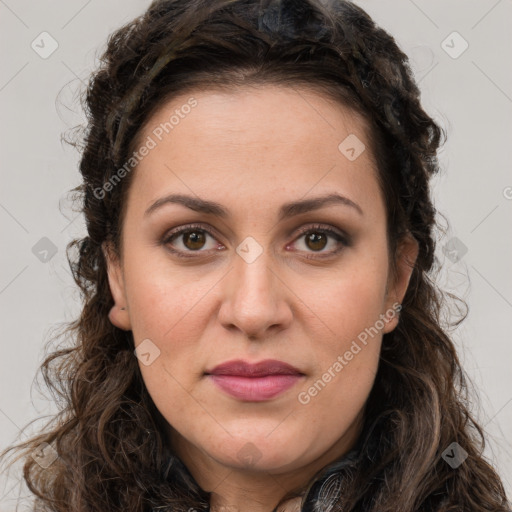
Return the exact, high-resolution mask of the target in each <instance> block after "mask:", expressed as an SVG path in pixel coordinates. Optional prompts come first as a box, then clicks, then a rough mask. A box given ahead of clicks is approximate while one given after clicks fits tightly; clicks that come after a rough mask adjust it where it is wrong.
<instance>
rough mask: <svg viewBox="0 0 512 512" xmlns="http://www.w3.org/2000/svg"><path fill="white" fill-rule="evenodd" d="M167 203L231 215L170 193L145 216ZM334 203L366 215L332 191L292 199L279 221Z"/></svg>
mask: <svg viewBox="0 0 512 512" xmlns="http://www.w3.org/2000/svg"><path fill="white" fill-rule="evenodd" d="M167 204H181V205H183V206H186V207H187V208H189V209H191V210H194V211H195V212H200V213H204V214H208V215H215V216H216V217H220V218H223V219H225V218H227V217H229V215H230V214H229V211H228V210H227V209H225V208H224V207H223V206H222V205H221V204H219V203H216V202H215V201H208V200H205V199H200V198H198V197H192V196H187V195H184V194H170V195H168V196H165V197H161V198H160V199H157V200H156V201H155V202H154V203H153V204H151V206H150V207H149V208H148V209H147V210H146V211H145V212H144V216H148V215H150V214H151V213H153V212H155V211H156V210H158V209H160V208H161V207H162V206H164V205H167ZM333 204H338V205H344V206H348V207H350V208H352V209H354V210H355V211H357V212H358V213H359V214H360V215H364V214H363V210H362V209H361V207H360V206H359V205H358V204H357V203H355V202H354V201H352V200H351V199H349V198H348V197H345V196H342V195H340V194H337V193H332V194H328V195H325V196H319V197H313V198H311V199H301V200H299V201H292V202H289V203H285V204H283V205H282V206H281V208H280V210H279V221H281V220H283V219H285V218H288V217H293V216H295V215H300V214H301V213H307V212H311V211H315V210H319V209H321V208H324V207H325V206H329V205H333Z"/></svg>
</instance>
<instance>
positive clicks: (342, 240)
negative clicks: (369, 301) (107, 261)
mask: <svg viewBox="0 0 512 512" xmlns="http://www.w3.org/2000/svg"><path fill="white" fill-rule="evenodd" d="M189 231H201V232H203V233H207V234H208V235H209V236H211V237H212V238H215V235H214V234H213V233H212V232H211V231H210V230H208V229H206V228H205V227H204V225H202V224H188V225H186V226H181V227H179V228H176V229H174V230H172V231H171V232H168V233H166V235H165V236H164V238H163V240H162V244H163V245H168V244H169V243H170V242H171V241H172V240H173V239H174V238H177V237H179V235H182V234H183V233H187V232H189ZM316 232H320V233H323V234H326V235H328V236H330V237H332V238H334V239H335V240H336V241H337V242H338V243H339V244H341V245H342V246H345V247H349V246H350V245H351V244H350V237H348V236H347V235H343V234H341V233H339V232H338V231H335V230H334V229H332V228H330V227H328V226H324V225H322V224H314V225H312V226H308V227H306V228H303V229H301V230H300V231H299V233H298V235H297V237H296V238H295V240H297V239H299V238H301V237H302V236H305V235H307V234H308V233H316ZM168 249H169V250H170V251H171V252H172V253H173V254H175V255H176V256H178V257H179V258H195V257H196V256H194V255H190V256H185V254H184V253H183V252H182V251H180V250H176V249H172V248H170V247H168ZM340 250H341V248H338V249H336V250H334V251H330V252H328V253H326V254H324V253H322V252H317V253H315V254H319V255H320V254H324V255H323V256H306V255H305V256H304V258H306V259H316V260H318V259H322V258H325V257H330V256H333V255H334V254H337V253H338V252H339V251H340ZM185 252H187V253H201V252H206V251H202V250H200V249H199V250H197V251H190V250H189V251H185Z"/></svg>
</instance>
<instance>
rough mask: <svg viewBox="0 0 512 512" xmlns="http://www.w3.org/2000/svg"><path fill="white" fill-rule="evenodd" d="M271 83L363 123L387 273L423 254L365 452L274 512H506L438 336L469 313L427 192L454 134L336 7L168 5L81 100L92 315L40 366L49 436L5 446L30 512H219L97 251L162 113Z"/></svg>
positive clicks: (363, 438) (77, 275)
mask: <svg viewBox="0 0 512 512" xmlns="http://www.w3.org/2000/svg"><path fill="white" fill-rule="evenodd" d="M267 84H269V85H282V86H283V87H289V88H295V87H297V88H300V87H307V88H309V89H312V90H314V91H317V92H319V93H320V94H324V95H325V96H326V97H329V98H331V99H334V100H335V101H337V102H339V103H340V104H342V105H343V106H345V107H347V108H349V109H351V110H352V111H353V112H356V113H358V114H359V115H361V116H362V117H363V118H364V119H365V120H366V121H367V124H368V126H369V134H368V136H369V140H370V143H371V150H372V154H373V155H374V156H375V158H376V161H377V162H378V180H379V185H380V187H381V190H382V194H383V197H384V199H385V204H386V215H387V235H388V243H389V251H390V255H391V256H392V259H391V261H395V258H396V255H397V249H398V247H399V244H400V241H401V240H402V239H403V237H404V236H405V235H406V234H408V233H409V234H411V235H412V236H413V237H414V238H415V239H416V240H417V242H418V245H419V254H418V258H417V260H416V262H415V264H414V268H413V271H412V275H411V279H410V282H409V287H408V289H407V292H406V294H405V297H404V300H403V309H402V311H401V313H400V321H399V323H398V325H397V327H396V328H395V329H394V330H393V331H392V332H390V333H387V334H385V335H384V337H383V340H382V348H381V354H380V361H379V368H378V373H377V375H376V378H375V383H374V386H373V388H372V391H371V393H370V395H369V397H368V400H367V403H366V408H365V418H364V424H363V427H362V430H361V434H360V437H359V440H358V443H357V449H355V450H352V451H351V452H350V453H349V454H348V455H347V454H346V456H345V457H342V458H340V459H339V460H337V461H335V462H334V463H333V464H331V465H329V466H328V467H327V468H324V470H322V471H320V472H318V473H317V474H316V475H315V477H314V478H313V479H312V480H311V481H310V482H309V483H308V485H307V487H306V488H305V489H302V491H301V492H300V493H298V492H297V491H295V492H290V493H288V494H287V496H285V497H284V498H283V499H282V500H281V501H280V504H281V503H283V502H284V500H285V499H286V498H288V497H291V496H302V506H301V510H302V511H303V512H307V511H310V512H314V511H317V512H318V511H322V510H325V511H327V510H329V511H341V510H343V512H352V511H353V512H356V511H358V512H362V511H364V512H377V511H379V512H391V511H393V512H408V511H436V512H447V511H452V510H458V511H460V510H481V511H484V510H485V511H495V512H496V511H505V510H509V508H508V505H509V504H508V501H507V497H506V494H505V490H504V487H503V484H502V483H501V481H500V478H499V477H498V475H497V473H496V472H495V470H494V469H493V467H492V466H491V465H490V464H489V463H488V462H487V461H486V460H485V458H484V456H483V450H484V447H485V439H484V433H483V429H482V427H481V426H480V425H479V424H478V422H477V420H476V419H475V418H473V416H472V414H471V412H470V400H469V398H468V384H467V378H466V377H465V374H464V372H463V370H462V369H461V366H460V363H459V360H458V357H457V353H456V350H455V347H454V343H453V341H452V340H451V339H450V336H449V327H448V326H444V325H443V319H442V318H443V315H442V312H443V309H444V307H445V306H446V305H447V302H448V298H453V299H457V297H455V296H453V295H452V294H448V293H445V292H443V291H442V290H441V289H440V287H439V286H438V285H436V283H435V282H434V279H433V275H434V272H435V271H436V269H437V266H438V265H439V261H438V259H437V258H436V257H435V255H434V249H435V243H436V242H435V230H436V228H439V225H438V224H437V220H436V213H437V212H436V210H435V208H434V206H433V203H432V200H431V198H430V189H429V180H430V178H431V177H432V176H433V175H435V174H436V173H437V172H438V171H439V163H438V160H437V151H438V149H439V147H440V144H442V142H443V138H444V132H443V130H442V129H441V128H440V127H439V126H438V125H437V124H436V123H435V122H434V121H433V119H432V118H431V117H429V116H428V115H427V114H426V113H425V111H424V109H423V108H422V106H421V103H420V92H419V90H418V87H417V85H416V83H415V81H414V78H413V75H412V72H411V69H410V67H409V64H408V59H407V56H406V55H405V54H404V53H403V52H402V51H401V50H400V48H399V47H398V45H397V44H396V42H395V40H394V38H393V37H392V36H391V35H389V34H388V33H387V32H385V31H384V30H382V29H381V28H379V27H378V26H376V24H375V23H374V22H373V20H372V19H371V18H370V17H369V16H368V14H366V13H365V12H364V11H363V10H362V9H361V8H359V7H358V6H356V5H354V4H353V3H351V2H349V1H342V0H323V1H320V0H258V1H256V0H208V1H203V0H187V1H184V0H157V1H154V2H153V3H152V4H151V5H150V7H149V8H148V9H147V11H146V12H145V13H144V14H143V15H141V16H139V17H137V18H136V19H134V20H133V21H131V22H130V23H128V24H126V25H125V26H123V27H122V28H120V29H119V30H117V31H116V32H114V33H113V34H112V35H111V36H110V38H109V40H108V44H107V47H106V50H105V51H104V53H103V55H102V57H101V63H100V65H99V66H98V69H97V70H96V71H95V72H94V73H93V74H92V76H91V79H90V81H89V84H88V87H87V91H86V92H85V93H84V95H85V106H86V112H87V120H88V123H87V126H86V129H85V133H84V137H83V139H82V142H81V146H80V150H81V161H80V172H81V175H82V177H83V183H82V184H81V185H80V186H79V187H77V188H76V189H74V192H75V193H76V194H77V197H78V199H79V201H80V209H81V211H82V212H83V214H84V216H85V220H86V225H87V236H85V237H83V238H80V239H75V240H73V241H72V242H70V244H69V245H68V261H69V264H70V266H71V269H72V271H73V275H74V279H75V281H76V283H77V285H78V286H79V288H80V290H81V296H82V301H83V307H82V310H81V314H80V316H79V317H78V318H77V319H76V320H74V321H73V322H70V323H69V324H68V325H67V329H66V331H65V332H66V334H67V335H68V339H73V340H74V341H73V343H71V344H70V345H69V346H67V347H61V348H59V349H58V350H55V351H53V352H52V353H50V354H49V355H48V354H47V356H46V358H45V360H44V362H43V363H42V365H41V367H40V371H41V373H42V375H43V376H44V380H45V383H46V385H47V386H48V388H49V389H50V390H51V392H52V394H53V395H54V396H56V397H58V399H59V400H58V403H59V412H58V414H56V415H55V416H54V417H52V419H51V421H50V422H48V424H47V425H46V427H45V428H44V429H43V431H42V433H39V434H38V435H36V436H34V437H32V438H31V439H29V440H28V441H25V442H24V443H20V444H19V445H17V446H15V447H11V448H9V450H13V449H17V450H19V451H21V455H20V456H18V458H17V459H16V460H19V459H20V457H21V456H23V457H24V466H23V477H24V480H25V482H26V484H27V486H28V488H29V489H30V491H31V492H32V493H33V495H34V507H35V508H34V510H38V511H54V512H64V511H65V512H69V511H72V512H82V511H84V512H85V511H87V512H96V511H98V512H100V511H101V512H105V511H107V510H108V511H109V512H114V511H121V510H122V511H124V512H139V511H151V510H155V511H156V510H166V509H168V510H172V511H186V510H189V509H191V508H193V509H195V510H197V511H201V510H208V508H209V497H210V493H208V492H205V491H204V490H202V489H201V488H200V487H199V485H198V484H197V483H196V482H195V480H194V478H193V477H192V476H191V474H190V473H189V471H188V469H187V467H186V466H185V465H184V464H183V462H182V461H181V460H180V459H179V458H178V457H177V456H176V455H175V454H174V453H172V452H171V450H170V448H169V446H168V443H167V442H166V437H165V427H164V425H165V420H164V418H163V417H162V416H161V414H160V413H159V411H158V410H157V408H156V406H155V405H154V403H153V401H152V399H151V397H150V396H149V394H148V392H147V390H146V388H145V385H144V382H143V379H142V377H141V373H140V369H139V366H138V363H137V358H136V357H135V356H134V348H135V347H134V342H133V336H132V333H131V332H129V331H128V332H125V331H123V330H121V329H119V328H117V327H115V326H114V325H112V323H111V322H110V321H109V319H108V313H109V311H110V309H111V307H112V306H113V303H114V302H113V298H112V295H111V291H110V288H109V284H108V279H107V267H106V261H105V255H104V253H103V251H102V247H103V246H104V245H105V244H106V243H109V244H110V243H111V244H112V246H113V247H114V249H115V250H116V251H117V252H119V251H120V247H121V244H120V235H121V233H122V222H123V211H124V208H125V203H126V193H127V190H128V188H129V186H130V182H131V178H132V175H133V173H127V174H126V176H124V177H123V178H122V179H120V180H117V181H118V183H116V184H115V186H111V187H108V190H107V187H105V184H106V183H107V182H109V180H111V179H112V177H113V176H114V175H116V172H118V170H119V169H120V168H122V167H123V165H125V163H126V162H127V161H128V160H129V159H130V157H131V156H132V155H133V151H134V149H135V148H136V147H137V144H138V143H139V142H140V140H139V139H140V134H141V130H142V128H143V127H145V126H146V125H147V123H148V121H149V120H150V118H151V116H152V114H153V113H154V112H155V111H156V110H157V109H158V108H160V107H161V106H162V105H163V104H164V103H165V102H166V101H168V100H170V99H171V98H173V97H175V96H177V95H184V94H187V93H191V92H193V91H201V90H204V91H208V90H211V89H213V88H217V89H221V90H225V91H228V92H229V91H233V90H234V89H235V88H237V87H255V88H257V87H260V86H264V85H267ZM118 177H119V176H118ZM111 183H112V182H111ZM98 190H100V191H101V193H98ZM458 300H460V299H458ZM461 302H462V303H463V304H464V305H465V303H464V302H463V301H462V300H461ZM466 315H467V312H466V314H465V315H464V318H465V316H466ZM464 318H462V320H463V319H464ZM462 320H459V322H458V323H460V322H461V321H462ZM43 443H48V444H49V445H51V446H52V447H53V448H54V449H55V450H56V452H57V453H58V458H57V459H56V460H55V461H54V462H53V463H52V464H51V465H50V466H49V467H47V468H43V467H41V466H40V465H39V464H38V463H37V462H36V461H35V459H34V458H33V457H31V456H30V454H31V453H33V452H34V450H36V449H37V448H38V447H40V446H41V445H42V444H43ZM452 443H458V444H459V445H460V447H462V448H463V450H465V452H466V453H467V459H466V460H465V461H464V462H463V463H462V464H461V465H460V466H459V467H457V468H456V469H454V468H452V467H451V466H450V465H449V464H448V463H447V462H446V461H445V460H444V458H443V457H442V455H443V452H444V451H445V450H446V449H447V448H448V447H449V446H450V445H451V444H452ZM43 446H45V445H43ZM277 508H278V506H276V508H275V509H274V510H277Z"/></svg>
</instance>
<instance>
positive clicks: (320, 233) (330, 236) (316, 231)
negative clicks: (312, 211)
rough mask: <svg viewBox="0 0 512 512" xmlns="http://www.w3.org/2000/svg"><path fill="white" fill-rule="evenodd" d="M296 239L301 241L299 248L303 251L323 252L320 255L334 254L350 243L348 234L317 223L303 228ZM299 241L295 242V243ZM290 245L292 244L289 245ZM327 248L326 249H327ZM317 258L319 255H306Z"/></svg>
mask: <svg viewBox="0 0 512 512" xmlns="http://www.w3.org/2000/svg"><path fill="white" fill-rule="evenodd" d="M296 240H298V241H301V242H302V243H300V244H298V245H299V250H300V251H302V252H313V253H319V254H321V256H320V257H325V256H332V255H333V254H336V253H338V252H339V251H340V250H341V249H342V248H343V247H344V246H345V247H346V246H349V245H350V239H349V237H348V236H347V235H344V234H343V233H341V232H338V231H336V230H334V229H332V228H330V227H327V226H322V225H315V226H308V227H306V228H303V229H302V230H301V231H300V233H299V236H298V237H297V238H296ZM296 243H297V242H294V244H293V245H295V244H296ZM288 247H290V245H288ZM326 247H327V250H324V249H326ZM305 257H306V258H316V257H317V256H314V255H313V256H305Z"/></svg>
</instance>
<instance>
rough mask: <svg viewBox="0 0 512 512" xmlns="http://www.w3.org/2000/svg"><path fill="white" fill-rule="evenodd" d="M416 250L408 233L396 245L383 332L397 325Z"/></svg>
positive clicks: (416, 253)
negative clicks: (393, 270)
mask: <svg viewBox="0 0 512 512" xmlns="http://www.w3.org/2000/svg"><path fill="white" fill-rule="evenodd" d="M418 252H419V244H418V241H417V240H416V239H415V238H414V237H413V236H412V235H411V234H410V233H408V234H407V235H406V236H405V237H404V238H403V239H402V241H401V242H400V243H399V245H398V249H397V255H396V265H395V267H396V272H395V273H390V278H389V281H388V286H387V292H386V301H385V305H386V312H385V315H386V322H385V326H384V329H383V332H384V333H387V332H391V331H392V330H393V329H395V327H396V326H397V325H398V318H399V317H398V314H399V311H400V309H401V304H402V301H403V298H404V296H405V293H406V291H407V287H408V286H409V281H410V279H411V275H412V271H413V270H414V265H415V263H416V259H417V257H418ZM392 312H393V313H392Z"/></svg>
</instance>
